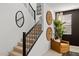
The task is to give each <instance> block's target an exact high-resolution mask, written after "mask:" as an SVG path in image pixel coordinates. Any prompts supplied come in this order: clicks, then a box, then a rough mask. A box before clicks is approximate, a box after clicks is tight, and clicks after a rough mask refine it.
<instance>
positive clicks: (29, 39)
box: [9, 23, 42, 56]
mask: <svg viewBox="0 0 79 59" xmlns="http://www.w3.org/2000/svg"><path fill="white" fill-rule="evenodd" d="M41 33H42V25H41V24H38V23H37V24H35V25H34V26H33V27H32V29H31V30H29V32H28V33H27V34H26V37H25V41H26V43H25V44H26V45H25V46H26V48H25V49H26V52H24V51H23V50H24V49H23V46H24V45H23V44H24V43H23V42H24V41H23V40H22V41H20V42H18V43H17V46H15V47H14V48H13V50H12V51H11V52H10V53H9V56H23V53H26V55H28V54H29V52H30V51H31V49H32V47H33V46H34V44H35V42H36V41H37V40H38V38H39V36H40V35H41Z"/></svg>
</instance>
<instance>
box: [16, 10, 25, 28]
mask: <svg viewBox="0 0 79 59" xmlns="http://www.w3.org/2000/svg"><path fill="white" fill-rule="evenodd" d="M15 21H16V25H17V26H18V27H19V28H21V27H22V26H23V25H24V14H23V12H22V11H17V12H16V14H15Z"/></svg>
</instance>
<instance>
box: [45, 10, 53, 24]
mask: <svg viewBox="0 0 79 59" xmlns="http://www.w3.org/2000/svg"><path fill="white" fill-rule="evenodd" d="M46 21H47V24H48V25H51V24H52V13H51V11H47V13H46Z"/></svg>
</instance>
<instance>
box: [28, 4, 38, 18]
mask: <svg viewBox="0 0 79 59" xmlns="http://www.w3.org/2000/svg"><path fill="white" fill-rule="evenodd" d="M29 5H30V7H31V8H32V10H33V12H34V19H36V15H35V10H34V9H33V7H32V5H31V4H30V3H29Z"/></svg>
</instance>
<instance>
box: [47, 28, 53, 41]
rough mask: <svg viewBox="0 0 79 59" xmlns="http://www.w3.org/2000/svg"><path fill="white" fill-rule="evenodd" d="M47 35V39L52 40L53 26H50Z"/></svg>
mask: <svg viewBox="0 0 79 59" xmlns="http://www.w3.org/2000/svg"><path fill="white" fill-rule="evenodd" d="M46 37H47V40H48V41H50V40H51V38H52V28H51V27H48V28H47V31H46Z"/></svg>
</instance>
